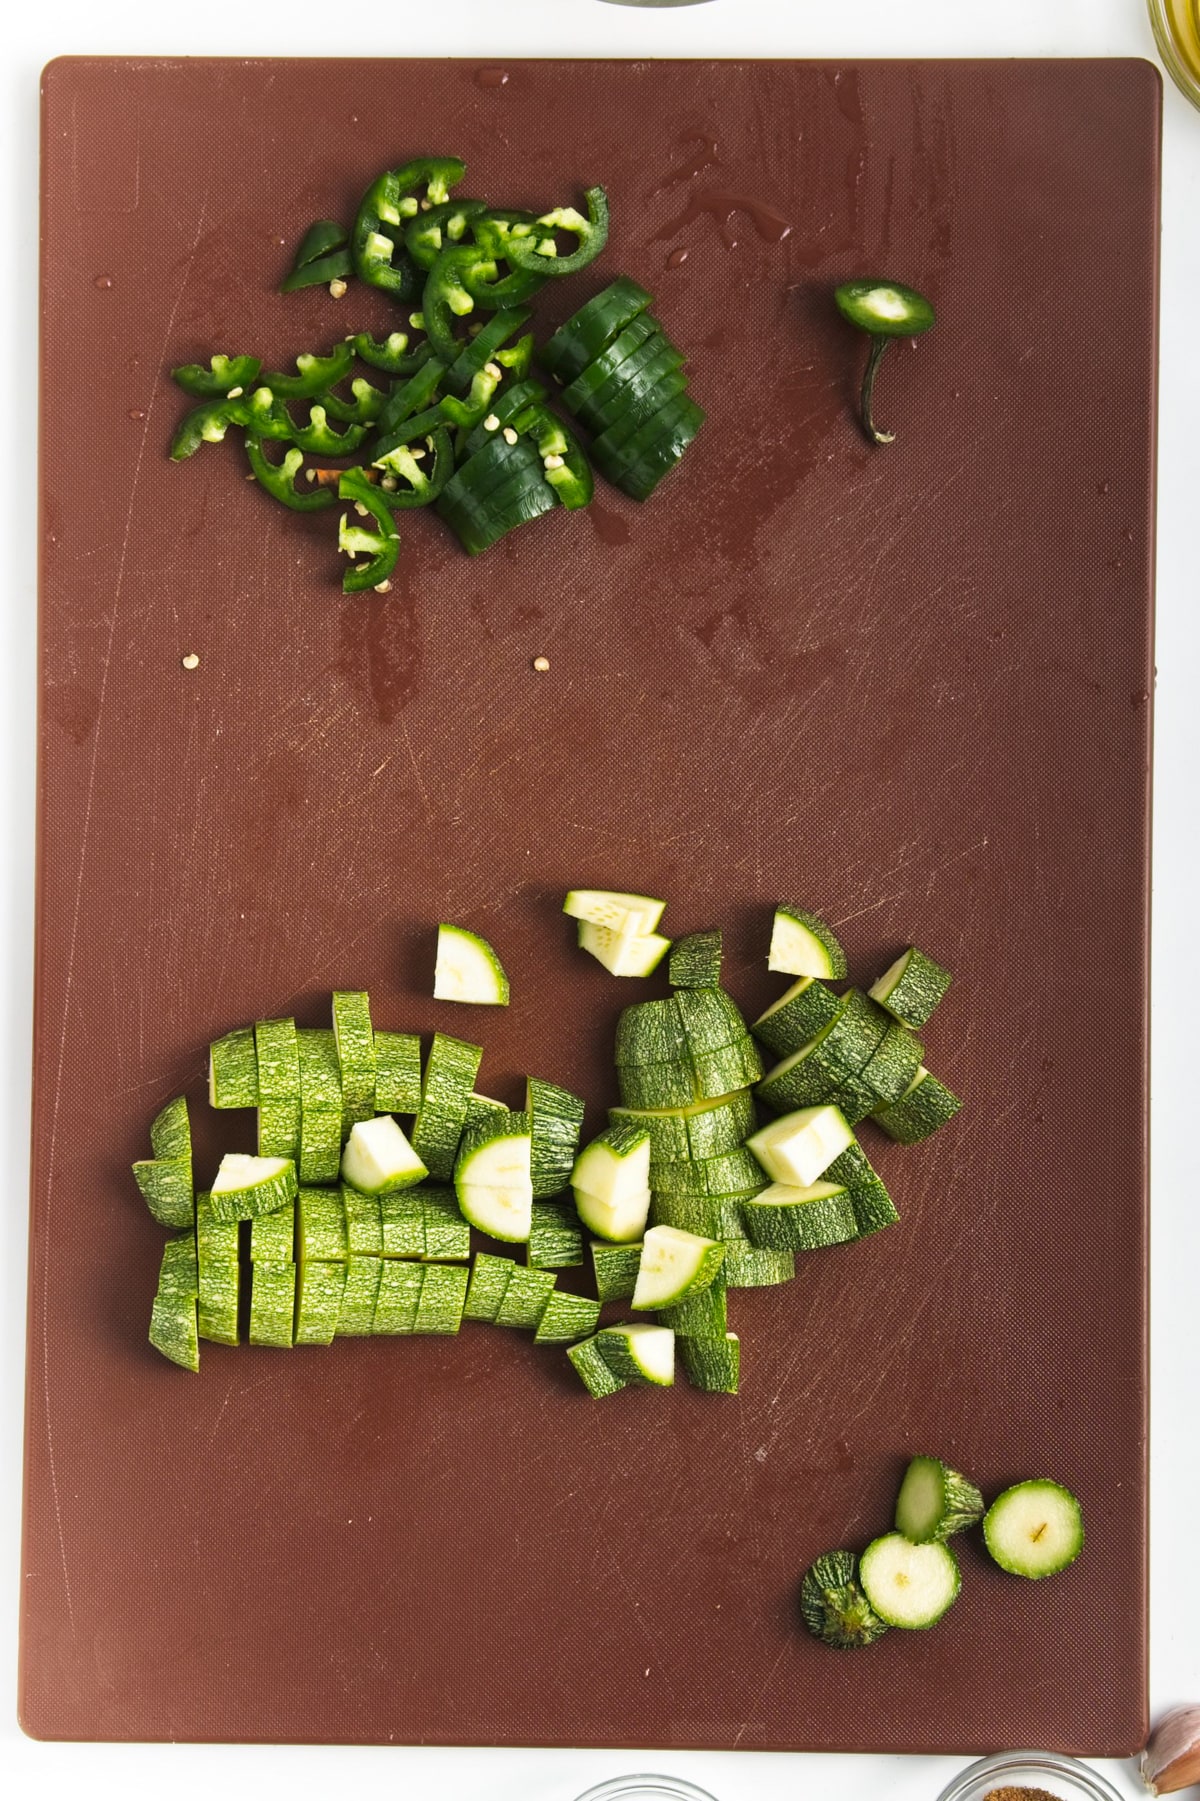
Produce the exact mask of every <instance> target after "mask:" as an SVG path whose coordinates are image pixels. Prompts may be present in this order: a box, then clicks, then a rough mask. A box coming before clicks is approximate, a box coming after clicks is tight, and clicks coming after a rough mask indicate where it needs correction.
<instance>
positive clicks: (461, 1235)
mask: <svg viewBox="0 0 1200 1801" xmlns="http://www.w3.org/2000/svg"><path fill="white" fill-rule="evenodd" d="M414 1192H415V1194H416V1195H417V1197H418V1198H419V1200H420V1203H421V1216H422V1226H423V1230H424V1237H425V1248H424V1250H423V1251H422V1252H421V1255H422V1257H424V1258H427V1259H428V1260H429V1261H430V1262H431V1263H466V1262H467V1261H468V1260H469V1258H470V1255H471V1228H470V1226H469V1225H468V1224H467V1222H466V1220H465V1219H464V1218H463V1216H462V1214H461V1212H460V1211H459V1206H458V1201H457V1199H456V1198H455V1194H454V1190H453V1189H452V1188H443V1187H442V1186H441V1185H440V1183H437V1182H423V1183H422V1184H421V1186H420V1187H419V1188H417V1189H416V1190H415V1191H414ZM381 1225H382V1221H381Z"/></svg>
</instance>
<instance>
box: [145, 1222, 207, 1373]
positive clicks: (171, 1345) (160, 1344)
mask: <svg viewBox="0 0 1200 1801" xmlns="http://www.w3.org/2000/svg"><path fill="white" fill-rule="evenodd" d="M199 1300H200V1270H199V1265H198V1262H197V1258H196V1235H195V1233H194V1232H181V1233H180V1234H179V1236H178V1237H177V1238H168V1240H167V1242H166V1244H165V1245H164V1246H163V1254H162V1262H161V1264H160V1266H159V1272H158V1289H157V1292H156V1293H155V1296H154V1304H153V1306H152V1308H151V1310H150V1332H149V1338H150V1343H151V1344H152V1345H153V1346H154V1348H155V1350H156V1351H161V1352H162V1355H163V1356H164V1357H167V1358H169V1359H170V1361H171V1362H172V1363H177V1364H178V1365H179V1367H180V1368H181V1369H185V1370H191V1371H192V1372H193V1374H195V1373H198V1371H199V1369H200V1332H199V1323H198V1308H199Z"/></svg>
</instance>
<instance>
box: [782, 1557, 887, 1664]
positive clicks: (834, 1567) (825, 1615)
mask: <svg viewBox="0 0 1200 1801" xmlns="http://www.w3.org/2000/svg"><path fill="white" fill-rule="evenodd" d="M800 1611H801V1613H802V1614H803V1615H804V1624H805V1625H806V1626H807V1627H808V1629H809V1631H810V1632H811V1633H812V1635H813V1637H814V1638H819V1639H820V1641H821V1643H822V1644H823V1645H833V1646H834V1647H835V1648H836V1649H837V1650H839V1651H853V1650H858V1649H859V1648H860V1647H861V1646H863V1645H873V1644H874V1643H875V1641H876V1639H878V1638H882V1637H883V1635H884V1633H885V1632H886V1631H887V1621H886V1620H881V1619H880V1617H879V1615H878V1614H877V1613H876V1612H875V1609H874V1608H873V1607H872V1606H871V1603H870V1602H869V1601H868V1600H867V1597H866V1596H865V1595H864V1594H863V1591H862V1588H861V1587H860V1586H859V1580H858V1557H857V1555H856V1553H855V1552H853V1551H826V1552H825V1554H824V1556H823V1557H818V1558H817V1560H816V1562H815V1563H813V1564H812V1565H811V1566H810V1567H809V1569H808V1571H807V1573H806V1574H805V1577H804V1581H803V1583H802V1584H801V1586H800Z"/></svg>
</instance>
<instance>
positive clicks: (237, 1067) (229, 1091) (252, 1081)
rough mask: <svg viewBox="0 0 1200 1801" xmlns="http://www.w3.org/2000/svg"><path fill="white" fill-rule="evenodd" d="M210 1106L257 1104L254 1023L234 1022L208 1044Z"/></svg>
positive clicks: (256, 1054) (256, 1059)
mask: <svg viewBox="0 0 1200 1801" xmlns="http://www.w3.org/2000/svg"><path fill="white" fill-rule="evenodd" d="M208 1101H209V1105H210V1106H211V1107H257V1106H258V1052H257V1050H256V1049H255V1047H254V1027H253V1026H237V1027H236V1028H235V1029H234V1030H233V1031H232V1032H226V1034H225V1036H224V1038H218V1039H217V1041H216V1043H215V1044H210V1045H209V1047H208Z"/></svg>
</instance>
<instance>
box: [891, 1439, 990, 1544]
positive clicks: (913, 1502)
mask: <svg viewBox="0 0 1200 1801" xmlns="http://www.w3.org/2000/svg"><path fill="white" fill-rule="evenodd" d="M982 1518H983V1496H982V1495H981V1494H980V1492H979V1490H978V1489H977V1488H976V1486H975V1484H974V1483H973V1482H969V1481H968V1480H967V1478H966V1477H965V1476H962V1475H960V1474H959V1472H958V1471H957V1470H952V1469H950V1468H949V1467H948V1466H947V1465H946V1464H944V1463H941V1462H939V1460H938V1459H937V1458H936V1457H914V1458H913V1459H912V1461H911V1463H910V1464H909V1466H908V1468H907V1469H906V1470H905V1472H904V1480H903V1481H902V1482H901V1484H900V1493H899V1495H898V1496H897V1497H896V1530H897V1532H902V1533H903V1534H904V1536H905V1538H907V1539H911V1541H912V1543H913V1544H914V1545H925V1544H930V1543H933V1542H937V1543H941V1542H943V1541H944V1540H945V1539H947V1538H953V1536H954V1534H955V1533H956V1532H965V1531H966V1529H967V1527H968V1526H977V1525H978V1524H979V1521H980V1520H981V1519H982Z"/></svg>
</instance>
